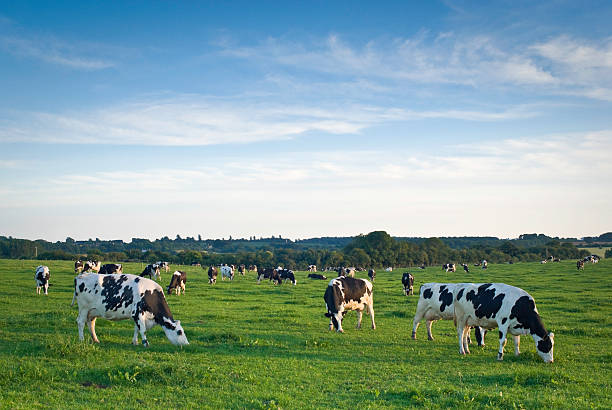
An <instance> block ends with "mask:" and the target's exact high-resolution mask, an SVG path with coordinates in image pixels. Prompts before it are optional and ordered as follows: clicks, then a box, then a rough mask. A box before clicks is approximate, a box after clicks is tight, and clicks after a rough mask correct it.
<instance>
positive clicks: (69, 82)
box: [0, 1, 612, 240]
mask: <svg viewBox="0 0 612 410" xmlns="http://www.w3.org/2000/svg"><path fill="white" fill-rule="evenodd" d="M379 3H380V4H374V3H372V2H355V1H350V2H348V1H347V2H323V1H321V2H271V1H265V2H252V1H248V2H247V1H245V2H182V3H178V2H165V1H164V2H150V1H147V2H136V1H132V2H116V3H110V4H107V2H70V1H66V2H53V3H49V2H28V1H20V2H2V3H0V90H2V92H0V193H1V194H2V198H3V200H2V201H1V203H0V226H1V229H0V234H2V235H12V236H15V237H22V238H30V239H36V238H44V239H48V240H63V239H65V238H66V237H67V236H71V237H74V238H77V239H87V238H96V237H99V238H101V239H124V240H129V239H130V238H132V237H146V238H157V237H161V236H165V235H168V236H171V237H172V236H174V235H176V234H180V235H181V236H197V235H198V234H201V235H202V236H203V237H206V238H221V237H226V238H227V237H229V236H230V235H232V236H233V237H249V236H252V235H256V236H269V235H278V234H281V235H283V236H284V237H290V238H306V237H313V236H344V235H356V234H359V233H367V232H370V231H372V230H378V229H382V230H386V231H387V232H389V233H391V234H393V235H401V236H462V235H494V236H499V237H516V236H517V235H519V234H521V233H531V232H538V233H546V234H549V235H555V236H556V235H558V236H576V237H581V236H585V235H589V236H590V235H597V234H600V233H602V232H605V231H609V230H611V229H612V216H611V214H610V211H609V210H610V209H612V193H611V192H612V191H611V190H610V189H609V187H610V186H611V183H612V165H611V164H612V162H611V161H610V160H609V157H610V154H612V27H611V25H610V24H609V22H610V21H612V4H611V3H610V2H609V1H601V2H598V1H592V2H572V1H551V2H531V1H525V2H520V1H511V2H510V1H508V2H506V1H499V2H461V1H430V2H405V1H398V2H379Z"/></svg>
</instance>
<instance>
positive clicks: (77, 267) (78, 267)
mask: <svg viewBox="0 0 612 410" xmlns="http://www.w3.org/2000/svg"><path fill="white" fill-rule="evenodd" d="M83 267H84V265H83V261H81V260H80V259H79V260H78V261H75V262H74V273H75V274H78V273H81V271H82V270H83Z"/></svg>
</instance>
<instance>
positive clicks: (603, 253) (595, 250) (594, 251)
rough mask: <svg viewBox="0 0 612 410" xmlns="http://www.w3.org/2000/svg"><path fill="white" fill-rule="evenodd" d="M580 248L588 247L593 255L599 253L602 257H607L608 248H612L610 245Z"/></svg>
mask: <svg viewBox="0 0 612 410" xmlns="http://www.w3.org/2000/svg"><path fill="white" fill-rule="evenodd" d="M578 249H586V250H587V251H589V252H590V254H591V255H599V256H600V257H601V259H605V257H606V251H607V250H608V249H610V247H609V246H606V247H601V248H582V247H581V248H578Z"/></svg>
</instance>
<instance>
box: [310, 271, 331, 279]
mask: <svg viewBox="0 0 612 410" xmlns="http://www.w3.org/2000/svg"><path fill="white" fill-rule="evenodd" d="M308 277H309V278H310V279H321V280H326V279H327V277H326V276H324V275H319V274H318V273H309V274H308Z"/></svg>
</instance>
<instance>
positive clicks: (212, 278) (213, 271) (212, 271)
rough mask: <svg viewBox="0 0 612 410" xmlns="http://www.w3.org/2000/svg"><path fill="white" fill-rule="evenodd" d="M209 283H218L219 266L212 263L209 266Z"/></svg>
mask: <svg viewBox="0 0 612 410" xmlns="http://www.w3.org/2000/svg"><path fill="white" fill-rule="evenodd" d="M208 283H210V284H211V285H214V284H215V283H217V268H215V267H214V266H212V265H211V266H210V267H209V268H208Z"/></svg>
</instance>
